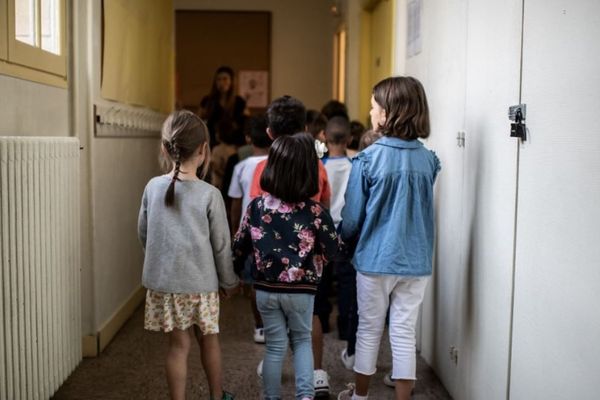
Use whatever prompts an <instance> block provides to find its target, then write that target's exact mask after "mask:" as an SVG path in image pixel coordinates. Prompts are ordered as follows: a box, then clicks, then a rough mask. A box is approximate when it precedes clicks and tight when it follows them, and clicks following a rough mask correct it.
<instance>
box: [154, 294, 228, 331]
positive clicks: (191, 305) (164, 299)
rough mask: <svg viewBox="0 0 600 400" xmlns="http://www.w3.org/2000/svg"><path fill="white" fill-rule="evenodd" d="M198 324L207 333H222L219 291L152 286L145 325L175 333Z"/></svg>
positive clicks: (156, 329) (155, 329)
mask: <svg viewBox="0 0 600 400" xmlns="http://www.w3.org/2000/svg"><path fill="white" fill-rule="evenodd" d="M192 325H198V327H200V331H201V332H202V334H203V335H212V334H216V333H219V293H218V292H211V293H198V294H187V293H161V292H155V291H153V290H150V289H148V291H147V292H146V310H145V318H144V328H145V329H147V330H150V331H164V332H171V331H172V330H173V329H175V328H177V329H180V330H186V329H188V328H190V327H191V326H192Z"/></svg>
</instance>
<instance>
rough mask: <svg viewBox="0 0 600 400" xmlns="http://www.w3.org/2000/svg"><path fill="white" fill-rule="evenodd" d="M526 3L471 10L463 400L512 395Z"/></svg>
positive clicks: (489, 0) (484, 3)
mask: <svg viewBox="0 0 600 400" xmlns="http://www.w3.org/2000/svg"><path fill="white" fill-rule="evenodd" d="M521 15H522V1H521V0H510V1H503V2H498V1H495V0H480V1H470V2H469V7H468V40H467V69H466V71H465V74H466V77H467V93H466V112H465V115H466V117H465V128H466V129H465V131H466V140H465V144H466V146H465V150H466V154H465V185H464V203H463V223H464V224H465V227H464V229H465V234H464V236H463V246H465V247H464V248H463V251H464V261H463V262H464V268H465V270H464V271H463V275H462V282H461V284H462V285H461V289H462V290H459V291H458V292H456V293H455V296H457V297H458V298H459V299H461V300H460V303H461V304H462V310H461V312H462V315H463V319H462V325H461V331H460V336H461V343H460V344H459V368H460V369H461V372H460V375H461V376H460V384H459V388H460V389H459V390H458V391H457V393H456V398H457V399H472V400H479V399H486V400H500V399H505V398H506V388H507V384H508V370H509V343H510V320H511V313H510V311H511V294H512V277H513V237H514V224H515V199H516V197H515V196H516V170H517V146H518V144H517V141H516V139H514V138H510V137H509V133H510V121H509V120H508V116H507V109H508V106H510V105H511V104H518V102H519V86H520V82H519V75H520V51H521Z"/></svg>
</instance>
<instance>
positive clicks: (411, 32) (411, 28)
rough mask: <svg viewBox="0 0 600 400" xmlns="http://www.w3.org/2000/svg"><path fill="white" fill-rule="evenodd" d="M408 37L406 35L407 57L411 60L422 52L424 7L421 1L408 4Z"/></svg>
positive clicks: (411, 0)
mask: <svg viewBox="0 0 600 400" xmlns="http://www.w3.org/2000/svg"><path fill="white" fill-rule="evenodd" d="M407 8H408V10H407V15H408V24H407V35H406V40H407V43H406V53H407V54H406V55H407V56H408V57H409V58H410V57H412V56H415V55H417V54H419V53H420V52H421V48H422V44H423V42H422V39H421V11H422V8H423V5H422V3H421V0H410V1H409V2H408V4H407Z"/></svg>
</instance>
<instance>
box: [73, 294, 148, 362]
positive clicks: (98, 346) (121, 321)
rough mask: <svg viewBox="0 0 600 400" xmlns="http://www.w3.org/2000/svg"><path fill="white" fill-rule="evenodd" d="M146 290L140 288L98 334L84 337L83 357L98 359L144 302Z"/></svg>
mask: <svg viewBox="0 0 600 400" xmlns="http://www.w3.org/2000/svg"><path fill="white" fill-rule="evenodd" d="M145 295H146V289H145V288H143V287H142V286H140V287H138V288H137V289H136V290H135V291H134V292H133V294H132V295H131V296H130V297H129V299H127V300H126V301H125V302H124V303H123V305H121V307H119V309H118V310H117V311H116V312H115V313H114V314H113V315H112V316H111V317H110V318H109V319H108V321H106V322H105V323H104V325H103V326H102V327H101V328H100V330H99V331H98V333H96V334H95V335H87V336H84V337H83V343H82V346H83V356H84V357H96V356H98V354H100V353H101V352H102V351H103V350H104V349H105V348H106V346H108V344H109V343H110V341H111V340H112V339H113V338H114V337H115V335H116V334H117V332H119V329H121V327H122V326H123V325H125V322H127V320H128V319H129V318H130V317H131V316H132V315H133V312H134V311H135V309H136V308H138V306H139V305H140V304H141V303H142V302H143V301H144V297H145Z"/></svg>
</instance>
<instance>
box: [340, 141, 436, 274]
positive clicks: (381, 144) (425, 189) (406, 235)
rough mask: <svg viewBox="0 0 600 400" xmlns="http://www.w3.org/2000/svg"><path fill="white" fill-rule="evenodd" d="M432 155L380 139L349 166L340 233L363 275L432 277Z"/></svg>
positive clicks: (416, 146)
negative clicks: (351, 244)
mask: <svg viewBox="0 0 600 400" xmlns="http://www.w3.org/2000/svg"><path fill="white" fill-rule="evenodd" d="M439 170H440V161H439V159H438V158H437V156H436V155H435V153H434V152H432V151H430V150H428V149H426V148H425V146H423V143H421V142H420V141H418V140H412V141H406V140H402V139H398V138H394V137H382V138H381V139H379V140H378V141H376V142H375V143H374V144H373V145H371V146H369V147H368V148H366V149H365V150H364V151H362V152H361V153H359V154H358V155H357V156H356V157H355V158H354V159H353V160H352V171H351V172H350V179H349V181H348V187H347V189H346V196H345V199H346V203H345V206H344V208H343V210H342V223H341V226H340V228H339V230H340V233H341V237H342V240H343V241H344V242H346V243H353V242H355V241H356V240H358V243H357V245H356V250H355V253H354V258H353V263H354V266H355V268H356V270H357V271H360V272H362V273H367V274H369V273H370V274H390V275H405V276H426V275H431V259H432V252H433V237H434V234H433V230H434V219H433V184H434V182H435V178H436V176H437V173H438V172H439Z"/></svg>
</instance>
